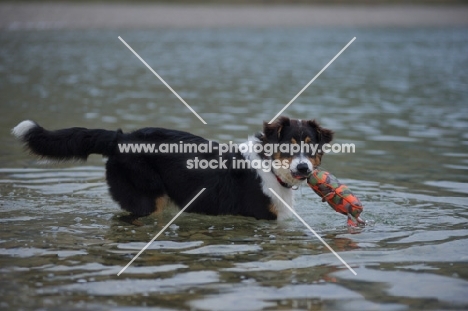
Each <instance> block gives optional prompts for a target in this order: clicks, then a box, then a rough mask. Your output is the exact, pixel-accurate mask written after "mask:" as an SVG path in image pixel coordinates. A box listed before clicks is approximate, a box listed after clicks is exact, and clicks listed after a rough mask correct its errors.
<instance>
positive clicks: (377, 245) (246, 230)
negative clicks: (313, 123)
mask: <svg viewBox="0 0 468 311" xmlns="http://www.w3.org/2000/svg"><path fill="white" fill-rule="evenodd" d="M467 34H468V32H467V29H466V28H444V29H436V28H408V29H382V28H381V29H376V30H372V29H365V28H360V29H340V28H336V29H332V28H327V29H318V28H312V29H305V28H297V29H296V28H292V29H287V30H284V29H276V28H265V29H236V30H234V29H219V30H204V29H199V30H169V29H168V30H157V31H150V30H147V31H120V32H119V31H104V30H89V31H71V30H68V31H65V30H63V31H53V30H50V31H11V32H8V31H4V32H1V33H0V46H1V47H2V48H1V49H0V74H1V77H2V78H1V79H0V110H1V111H0V142H1V145H2V146H3V147H2V148H1V150H0V162H1V163H2V168H1V169H0V222H1V227H0V228H1V229H0V230H1V235H0V267H1V268H0V269H1V272H2V280H1V281H0V282H1V286H0V293H1V296H2V301H1V302H0V306H1V307H2V308H3V309H12V310H14V309H18V308H20V307H24V308H26V309H41V308H45V309H54V310H59V309H60V310H61V309H76V310H83V309H89V310H107V309H113V310H130V309H131V310H134V309H136V310H138V309H139V308H141V309H146V308H150V307H151V308H154V309H155V310H179V309H192V310H254V309H265V310H272V309H283V310H290V309H295V310H375V309H380V310H415V309H421V310H440V309H456V310H460V309H466V308H468V298H467V297H466V292H468V269H467V262H468V247H467V246H468V229H467V218H468V210H467V208H468V199H467V195H468V178H467V177H466V176H467V172H468V134H467V129H468V94H467V90H468V88H467V86H468V73H467V70H466V69H467V68H468V35H467ZM119 35H120V36H122V38H124V39H125V40H126V41H127V42H128V43H129V44H130V45H131V46H132V47H133V48H134V49H135V50H136V51H137V52H138V53H139V54H140V55H141V56H142V57H143V58H144V59H145V60H146V61H147V62H148V64H150V65H151V66H152V67H153V68H154V69H155V70H156V71H157V72H158V73H159V74H160V75H161V76H162V77H163V78H164V79H165V80H166V81H167V82H168V83H169V84H170V85H171V86H172V87H173V88H174V89H175V90H176V91H177V92H178V93H179V94H180V95H181V96H182V97H183V98H184V99H185V100H186V101H187V102H188V103H189V104H190V105H191V106H192V107H193V108H194V109H195V110H196V111H197V112H198V113H199V114H200V115H201V116H202V117H203V118H204V119H205V120H206V122H207V123H208V125H203V124H202V123H201V122H200V121H199V120H198V119H197V118H196V117H195V116H194V115H193V114H192V113H191V112H190V111H189V110H188V109H186V107H185V106H183V104H182V103H181V102H180V101H179V100H178V99H177V98H176V97H175V96H174V95H173V94H172V93H170V92H169V91H168V90H167V89H166V87H165V86H164V85H163V84H162V83H161V82H159V81H158V80H157V78H156V77H155V76H154V75H152V73H151V72H150V71H149V70H148V69H147V68H146V67H144V65H143V64H141V62H140V61H139V60H138V59H137V58H136V57H135V56H134V55H133V54H131V52H130V51H129V50H128V49H127V48H126V47H125V46H124V45H123V44H122V43H121V42H120V41H119V40H118V39H117V37H118V36H119ZM354 36H356V37H357V40H356V41H355V42H354V43H353V44H352V45H351V46H350V47H349V49H348V50H346V51H345V53H343V55H342V56H340V58H338V59H337V60H336V61H335V62H334V63H333V64H332V65H331V66H330V67H329V68H328V69H327V70H326V71H325V73H323V74H322V76H320V77H319V78H318V79H317V80H316V81H315V82H314V83H313V84H312V85H311V86H310V87H309V88H308V90H307V91H306V92H304V93H303V94H302V95H301V96H300V97H299V98H298V99H297V100H296V101H295V102H294V104H293V105H291V106H290V107H289V108H288V110H287V111H286V113H285V114H287V115H289V116H291V117H294V118H301V119H305V118H315V119H317V120H318V121H320V122H321V123H322V125H323V126H326V127H329V128H331V129H333V130H334V131H335V132H336V136H335V137H336V142H343V143H345V142H346V143H354V144H355V145H356V153H354V154H334V155H326V156H325V157H324V161H323V166H324V168H326V169H328V170H330V171H332V172H333V173H334V174H335V175H337V176H338V177H339V178H340V179H341V180H342V181H344V182H346V183H347V184H348V185H349V186H350V187H351V188H352V189H353V191H354V192H355V193H356V194H357V195H358V196H359V197H360V198H361V200H362V201H363V203H364V205H365V212H364V214H363V216H364V217H365V218H367V219H370V220H372V221H374V222H375V225H374V226H372V227H367V228H364V229H363V230H362V232H360V233H358V234H351V233H349V232H348V230H347V228H346V227H345V219H344V217H343V216H341V215H339V214H337V213H335V212H333V211H332V210H331V209H330V208H329V207H328V206H327V205H326V204H324V203H322V202H320V199H319V198H318V197H317V196H316V195H315V194H313V193H312V192H311V191H310V190H309V189H306V188H302V189H301V190H298V191H297V205H296V209H297V211H298V213H299V214H300V215H302V216H303V217H304V219H305V220H306V221H307V222H308V223H309V224H310V226H311V227H312V228H314V229H315V230H316V231H317V232H318V233H319V234H320V235H321V236H322V237H323V238H324V239H325V240H326V241H327V243H329V244H330V246H331V247H332V248H333V249H335V250H336V251H337V252H338V253H339V254H340V255H341V256H342V257H343V259H344V260H346V262H348V263H349V264H350V265H351V266H352V267H353V268H354V269H355V271H356V272H357V276H354V275H353V274H352V273H351V272H350V271H349V270H347V269H346V267H344V266H343V265H342V264H341V263H340V262H339V261H338V260H337V259H336V258H335V257H334V256H333V254H331V253H330V252H329V251H328V250H327V249H326V248H325V247H324V246H323V245H322V244H321V243H320V242H319V241H318V240H317V239H316V238H315V237H314V236H313V235H312V234H311V233H310V232H308V231H307V229H305V228H303V226H302V225H301V223H300V222H299V221H296V220H291V221H288V222H285V223H277V222H269V221H256V220H254V219H250V218H244V217H232V216H223V217H210V216H204V215H189V214H184V215H182V216H181V217H180V218H178V219H177V221H176V222H175V223H174V224H173V225H171V226H170V228H169V229H168V230H167V231H166V232H165V233H164V234H163V235H162V236H161V237H160V238H159V239H158V240H157V241H155V243H153V245H152V246H151V247H150V248H149V249H148V250H146V251H145V252H144V253H143V254H142V255H141V256H140V257H139V258H138V260H137V261H135V262H134V264H133V265H132V266H131V267H130V268H128V269H127V270H126V271H125V272H124V273H123V274H122V275H121V276H120V277H118V276H117V275H116V274H117V273H118V272H119V271H120V269H122V267H124V266H125V265H126V264H127V262H128V261H129V260H130V259H131V258H132V257H133V256H134V255H135V254H136V253H137V252H138V251H139V250H140V249H141V248H142V247H143V246H144V245H145V244H146V243H147V242H148V241H149V240H150V239H151V238H152V237H153V236H154V235H155V234H156V233H157V232H158V231H159V230H160V229H162V228H163V227H164V225H165V224H166V223H167V222H168V221H169V220H170V219H171V218H172V217H173V216H174V215H175V210H167V211H166V212H165V213H163V214H162V215H157V216H151V217H146V218H144V219H143V220H142V222H143V224H144V226H141V227H137V226H132V225H129V224H126V223H123V222H121V221H120V220H119V219H118V217H119V216H120V215H122V214H123V213H122V212H120V210H119V208H118V206H117V205H116V204H115V203H114V202H112V200H111V199H110V197H109V196H108V194H107V187H106V184H105V181H104V169H103V159H102V158H101V157H99V156H92V157H91V158H90V160H89V161H88V162H87V163H71V164H70V163H69V164H60V165H55V166H53V165H40V164H38V163H37V161H36V159H34V158H32V157H30V156H28V155H27V154H26V153H24V152H23V151H22V148H21V146H20V144H18V143H17V142H15V141H14V139H13V138H12V137H11V135H10V134H9V131H10V129H11V128H12V127H13V126H14V125H16V124H17V123H18V122H19V121H21V120H23V119H27V118H31V119H34V120H35V121H37V122H39V123H40V124H42V125H44V126H45V127H47V128H50V129H57V128H63V127H72V126H85V127H93V128H107V129H117V128H122V129H123V130H124V131H130V130H133V129H137V128H140V127H145V126H158V127H168V128H175V129H180V130H188V131H191V132H193V133H195V134H198V135H202V136H205V137H207V138H209V139H215V140H218V141H222V142H228V141H230V140H232V141H236V142H240V141H243V140H244V139H245V138H246V137H247V136H248V135H250V134H252V133H254V132H256V131H258V130H260V129H261V123H262V121H269V120H270V119H271V118H272V117H273V116H274V115H275V114H276V113H277V112H278V111H279V110H280V109H281V108H282V107H283V106H284V105H285V104H286V103H287V102H289V100H290V99H291V98H292V97H294V95H296V94H297V92H298V91H299V90H300V89H301V88H302V87H303V86H304V85H305V84H306V83H307V82H308V81H309V80H310V79H311V78H312V77H313V76H314V75H315V74H316V73H317V72H318V71H320V69H321V68H322V67H323V66H324V65H325V64H326V63H327V62H328V61H329V60H330V59H331V58H332V57H333V56H334V55H335V54H336V53H337V52H338V51H339V50H340V49H341V48H342V47H343V46H344V45H345V44H346V43H347V42H349V40H351V38H353V37H354ZM181 191H183V189H182V190H181Z"/></svg>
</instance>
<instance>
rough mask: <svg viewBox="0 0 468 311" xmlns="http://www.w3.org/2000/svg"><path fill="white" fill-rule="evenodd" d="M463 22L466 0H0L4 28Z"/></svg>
mask: <svg viewBox="0 0 468 311" xmlns="http://www.w3.org/2000/svg"><path fill="white" fill-rule="evenodd" d="M467 25H468V5H401V4H397V5H372V6H366V5H289V6H285V5H270V6H262V5H226V4H219V5H214V4H213V5H205V4H203V5H181V4H174V5H170V4H141V3H140V4H122V3H118V4H107V3H98V4H93V3H41V4H39V3H0V29H2V30H21V29H138V28H214V27H304V26H311V27H313V26H318V27H320V26H342V27H415V26H420V27H425V26H427V27H448V26H467Z"/></svg>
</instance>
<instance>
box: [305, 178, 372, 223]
mask: <svg viewBox="0 0 468 311" xmlns="http://www.w3.org/2000/svg"><path fill="white" fill-rule="evenodd" d="M307 183H308V184H309V186H310V187H311V188H312V190H314V192H315V193H317V194H318V195H319V196H320V197H321V198H322V201H323V202H325V201H326V202H327V203H328V204H329V205H330V206H331V207H332V208H333V209H334V210H335V211H336V212H338V213H341V214H343V215H346V216H348V221H347V223H348V226H352V227H356V226H357V225H358V224H360V225H365V224H366V221H365V220H363V219H362V218H361V217H360V215H361V213H362V209H363V207H362V204H361V201H359V199H358V198H357V197H356V196H355V195H354V194H353V193H352V192H351V190H349V188H348V186H346V185H344V184H342V183H340V181H339V180H338V179H337V178H336V177H335V176H334V175H332V174H331V173H329V172H326V171H322V170H319V169H316V170H314V171H313V172H312V175H310V177H309V178H308V179H307Z"/></svg>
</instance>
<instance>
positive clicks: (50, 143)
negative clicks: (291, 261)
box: [12, 117, 333, 220]
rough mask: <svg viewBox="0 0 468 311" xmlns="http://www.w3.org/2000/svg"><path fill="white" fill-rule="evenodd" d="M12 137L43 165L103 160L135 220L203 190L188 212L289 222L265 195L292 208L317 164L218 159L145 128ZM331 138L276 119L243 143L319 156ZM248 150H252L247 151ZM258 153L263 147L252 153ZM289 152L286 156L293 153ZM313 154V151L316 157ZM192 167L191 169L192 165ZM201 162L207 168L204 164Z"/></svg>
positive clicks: (311, 125) (26, 132)
mask: <svg viewBox="0 0 468 311" xmlns="http://www.w3.org/2000/svg"><path fill="white" fill-rule="evenodd" d="M12 133H13V134H14V135H15V136H16V137H17V138H19V139H20V140H21V141H22V142H23V143H24V144H25V146H26V148H27V149H28V150H29V151H30V152H31V153H32V154H35V155H37V156H40V157H42V158H44V159H48V160H56V161H64V160H86V159H87V158H88V156H89V155H90V154H101V155H103V156H104V157H107V158H108V160H107V163H106V179H107V183H108V185H109V191H110V194H111V196H112V198H113V199H114V200H115V201H117V202H118V203H119V204H120V206H121V207H122V209H124V210H126V211H128V212H130V213H131V214H132V215H133V216H135V217H140V216H146V215H149V214H151V213H154V212H158V211H160V210H162V209H163V208H164V206H165V205H167V204H168V203H169V202H170V201H172V203H174V204H175V205H177V206H179V207H180V208H182V207H183V206H185V205H186V204H187V203H188V202H189V201H190V200H192V198H193V197H194V196H195V195H196V194H197V193H198V192H199V191H200V190H201V189H202V188H206V190H205V191H204V192H203V193H202V194H201V195H200V197H198V198H197V199H196V200H195V201H194V202H193V203H192V204H191V205H190V206H189V207H188V208H187V210H186V211H187V212H193V213H203V214H209V215H242V216H249V217H255V218H257V219H270V220H273V219H284V218H289V217H290V212H289V209H288V208H287V207H285V206H284V204H283V203H282V202H281V201H280V200H279V199H278V198H277V197H276V196H275V195H274V194H273V193H271V191H270V190H269V188H272V189H273V190H274V191H275V192H276V193H277V194H278V195H279V196H281V197H282V199H283V200H284V201H285V202H286V203H287V204H289V206H293V189H294V188H295V187H297V186H298V185H299V184H300V183H303V182H304V181H305V180H306V179H307V177H308V176H310V174H311V173H312V170H313V169H314V168H315V167H317V166H319V165H320V163H321V158H322V155H323V154H322V152H320V151H319V152H314V150H300V151H297V152H294V153H292V152H290V151H289V150H288V152H284V151H283V150H281V148H280V150H275V151H274V152H270V153H267V152H265V150H262V151H259V152H256V151H252V150H247V151H242V150H234V151H229V152H226V153H223V154H222V155H219V153H218V150H216V149H218V147H219V144H218V143H216V142H209V141H208V140H206V139H204V138H202V137H199V136H196V135H193V134H190V133H187V132H182V131H177V130H170V129H164V128H143V129H140V130H137V131H134V132H131V133H123V132H122V131H121V130H117V131H109V130H102V129H86V128H80V127H74V128H68V129H61V130H54V131H49V130H46V129H44V128H43V127H41V126H40V125H39V124H37V123H35V122H33V121H29V120H27V121H23V122H21V123H20V124H18V125H17V126H16V127H15V128H14V129H13V130H12ZM332 138H333V132H332V131H331V130H328V129H325V128H323V127H321V126H320V125H319V124H318V123H317V122H316V121H315V120H293V119H289V118H287V117H281V118H279V119H277V120H276V121H275V122H273V123H272V124H268V123H264V124H263V132H260V133H258V134H257V135H255V136H253V137H250V138H249V144H250V145H253V146H257V147H263V146H266V144H283V145H284V144H286V145H289V146H292V145H297V144H302V143H304V144H313V145H316V146H318V149H316V150H321V146H323V144H326V143H329V142H330V141H331V140H332ZM135 143H139V144H141V143H145V144H154V145H155V146H156V147H157V146H161V145H162V144H182V143H184V144H195V145H197V146H199V145H202V144H211V145H212V146H213V151H211V152H199V151H197V150H191V152H188V153H181V152H178V153H161V152H160V153H157V152H151V153H134V152H121V149H119V146H121V145H124V144H135ZM250 149H252V148H250ZM253 149H254V150H261V149H262V148H253ZM291 150H292V149H291ZM316 150H315V151H316ZM195 158H196V159H198V160H207V161H211V160H216V161H219V160H221V161H222V162H223V167H217V168H207V169H201V168H198V169H197V168H195V167H193V165H192V166H190V165H187V164H188V163H192V164H193V160H194V159H195ZM239 159H243V160H244V161H245V160H247V161H254V160H258V161H260V160H262V161H263V160H270V162H271V161H274V160H279V161H278V162H280V163H283V164H287V165H281V166H280V167H275V166H273V167H272V168H271V170H264V169H261V168H253V167H244V166H243V167H240V166H238V165H236V163H237V162H236V161H238V160H239ZM191 161H192V162H191ZM205 162H206V161H205Z"/></svg>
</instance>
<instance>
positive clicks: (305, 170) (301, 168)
mask: <svg viewBox="0 0 468 311" xmlns="http://www.w3.org/2000/svg"><path fill="white" fill-rule="evenodd" d="M296 169H297V171H298V172H299V173H301V174H304V175H307V174H309V173H310V172H311V171H310V170H309V166H308V165H307V163H304V162H302V163H299V164H298V165H297V167H296Z"/></svg>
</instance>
